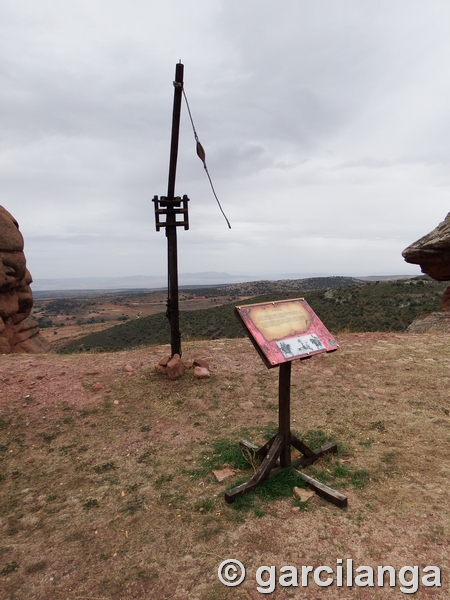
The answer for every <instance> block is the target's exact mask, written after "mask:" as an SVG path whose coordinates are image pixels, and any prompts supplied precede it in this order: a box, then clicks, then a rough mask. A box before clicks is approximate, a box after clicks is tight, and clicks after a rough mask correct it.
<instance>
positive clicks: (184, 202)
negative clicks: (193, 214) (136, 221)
mask: <svg viewBox="0 0 450 600" xmlns="http://www.w3.org/2000/svg"><path fill="white" fill-rule="evenodd" d="M153 202H154V203H155V224H156V231H159V230H160V229H161V227H167V221H168V217H167V215H169V214H170V215H174V216H175V218H174V219H172V220H171V221H172V222H171V223H169V226H172V227H184V229H189V214H188V202H189V198H188V197H187V196H186V194H185V195H184V196H183V198H182V199H181V198H180V197H179V196H176V197H175V198H174V199H173V200H168V199H167V197H166V196H161V198H158V196H154V198H153ZM180 205H181V206H180ZM164 215H165V217H166V220H165V221H162V220H161V219H160V217H161V216H164ZM177 215H182V219H183V220H182V221H177Z"/></svg>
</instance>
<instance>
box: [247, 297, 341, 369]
mask: <svg viewBox="0 0 450 600" xmlns="http://www.w3.org/2000/svg"><path fill="white" fill-rule="evenodd" d="M236 314H237V315H238V316H239V318H240V320H241V322H242V324H243V325H244V327H245V329H246V331H247V333H248V335H249V337H250V339H251V341H252V342H253V344H254V345H255V347H256V349H257V350H258V351H259V353H260V355H261V358H262V359H263V360H264V362H265V363H266V365H267V366H268V367H269V368H270V367H274V366H276V365H279V364H280V363H283V362H287V361H291V360H295V359H298V358H300V359H302V358H307V357H308V356H311V355H313V354H319V353H321V352H332V351H333V350H337V349H338V348H339V345H338V344H337V342H336V340H335V339H334V338H333V336H332V335H331V333H330V332H329V331H328V330H327V328H326V327H325V325H324V324H323V323H322V321H321V320H320V319H319V317H318V316H317V315H316V314H315V312H314V311H313V309H312V308H311V307H310V306H309V304H308V303H307V302H306V300H305V299H304V298H296V299H294V300H280V301H278V302H267V303H262V304H248V305H246V306H238V307H237V308H236Z"/></svg>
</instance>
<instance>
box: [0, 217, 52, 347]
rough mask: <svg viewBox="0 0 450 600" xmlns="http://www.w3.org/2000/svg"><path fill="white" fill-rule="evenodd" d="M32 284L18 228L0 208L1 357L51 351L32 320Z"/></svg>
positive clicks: (13, 220)
mask: <svg viewBox="0 0 450 600" xmlns="http://www.w3.org/2000/svg"><path fill="white" fill-rule="evenodd" d="M31 282H32V278H31V275H30V273H29V271H28V269H27V268H26V260H25V255H24V253H23V237H22V234H21V233H20V231H19V225H18V223H17V221H16V220H15V219H14V217H13V216H12V215H11V214H10V213H9V212H8V211H7V210H6V209H4V208H3V206H0V354H10V353H19V352H33V353H36V352H47V351H49V350H50V349H51V346H50V344H49V343H48V342H47V341H46V340H44V338H43V337H42V336H41V335H40V334H39V326H38V324H37V323H36V321H34V320H33V319H31V318H29V314H30V313H31V309H32V308H33V294H32V292H31V288H30V283H31Z"/></svg>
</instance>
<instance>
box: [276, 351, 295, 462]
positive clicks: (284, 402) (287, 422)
mask: <svg viewBox="0 0 450 600" xmlns="http://www.w3.org/2000/svg"><path fill="white" fill-rule="evenodd" d="M291 365H292V363H291V362H285V363H282V364H281V365H280V372H279V382H278V433H280V434H281V435H282V436H283V439H284V446H283V448H282V450H281V454H280V465H281V467H287V466H289V465H290V464H291Z"/></svg>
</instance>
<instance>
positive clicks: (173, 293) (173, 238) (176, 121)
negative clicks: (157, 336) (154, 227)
mask: <svg viewBox="0 0 450 600" xmlns="http://www.w3.org/2000/svg"><path fill="white" fill-rule="evenodd" d="M183 73H184V65H182V64H181V63H178V64H177V65H176V68H175V81H174V87H175V91H174V99H173V114H172V140H171V145H170V164H169V184H168V190H167V207H168V210H167V220H166V237H167V265H168V276H169V277H168V278H169V295H168V299H167V318H168V319H169V323H170V346H171V355H172V356H173V355H174V354H179V355H180V356H181V333H180V313H179V308H178V253H177V225H176V214H175V210H174V209H175V208H176V207H179V206H180V203H179V202H175V177H176V172H177V157H178V139H179V133H180V115H181V101H182V95H183Z"/></svg>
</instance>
